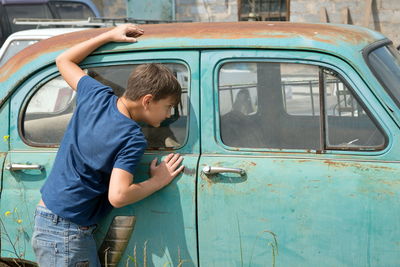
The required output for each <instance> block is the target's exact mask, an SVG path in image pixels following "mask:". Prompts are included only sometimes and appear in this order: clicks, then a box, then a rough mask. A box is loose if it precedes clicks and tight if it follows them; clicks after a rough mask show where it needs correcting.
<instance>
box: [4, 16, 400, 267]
mask: <svg viewBox="0 0 400 267" xmlns="http://www.w3.org/2000/svg"><path fill="white" fill-rule="evenodd" d="M143 29H144V31H145V35H144V36H143V37H140V38H139V40H138V42H137V43H133V44H127V43H112V44H107V45H105V46H103V47H101V48H100V49H98V50H96V51H95V52H94V53H93V54H92V55H91V56H89V57H88V58H87V59H86V60H85V61H84V62H83V63H82V64H81V66H82V67H83V68H84V69H85V70H87V73H88V75H91V76H93V77H94V78H96V79H98V80H100V81H101V82H103V83H105V84H108V85H110V86H111V87H112V88H113V89H114V91H115V93H116V94H117V95H119V94H121V93H122V92H123V91H124V88H125V86H126V81H127V78H128V74H129V73H130V71H131V70H132V69H133V68H135V67H136V66H137V65H138V64H141V63H147V62H158V63H162V64H165V65H166V66H168V67H169V68H170V69H171V70H172V71H173V72H174V73H175V75H176V77H177V79H178V80H179V82H180V83H181V85H182V88H183V92H182V101H181V103H180V104H179V106H178V107H177V108H176V110H175V114H174V116H173V117H172V118H170V119H168V120H167V121H165V122H163V124H162V127H160V128H151V127H150V126H147V125H143V132H144V133H145V134H146V136H147V138H148V140H149V147H148V150H147V151H146V153H145V155H144V157H143V160H142V162H141V165H140V168H139V170H138V174H137V175H136V179H137V181H140V180H143V179H147V178H148V172H149V164H150V161H151V160H152V159H153V158H154V157H159V158H163V157H165V156H166V155H167V154H168V153H170V152H171V151H172V152H177V153H180V154H182V155H184V158H185V160H184V165H185V166H186V167H185V170H184V173H183V174H182V175H180V176H178V178H177V179H176V180H174V182H173V183H172V184H170V185H169V186H167V187H166V188H164V189H163V190H161V191H160V192H158V193H156V194H154V195H152V196H150V197H148V198H147V199H145V200H142V201H140V202H138V203H136V204H133V205H129V206H126V207H123V208H120V209H114V210H113V211H112V213H111V214H110V215H109V216H108V217H107V218H105V219H104V220H103V221H102V222H101V224H100V225H99V227H98V229H97V230H96V239H97V242H98V246H99V255H100V259H101V261H102V262H103V264H104V265H107V266H207V267H208V266H224V267H225V266H332V267H333V266H335V267H336V266H385V267H387V266H399V264H400V89H399V88H400V87H399V85H400V68H399V66H400V56H399V54H398V52H397V51H396V50H395V48H394V47H393V45H392V43H391V41H390V40H388V39H387V38H386V37H385V36H383V35H381V34H380V33H377V32H373V31H371V30H368V29H365V28H361V27H356V26H349V25H332V24H295V23H275V22H273V23H272V22H239V23H187V24H185V23H183V24H165V25H161V24H158V25H143ZM105 30H106V29H92V30H87V31H80V32H74V33H70V34H66V35H61V36H56V37H53V38H50V39H46V40H43V41H40V42H38V43H36V44H34V45H32V46H30V47H28V48H26V49H25V50H23V51H21V52H20V53H19V54H17V55H16V56H15V57H13V58H12V59H11V60H9V61H8V62H7V63H6V64H5V65H4V66H3V67H2V68H0V120H1V124H0V137H1V138H2V139H1V140H0V167H2V171H1V199H0V219H1V257H2V260H3V261H4V262H13V261H17V262H21V263H22V262H23V263H26V264H27V266H31V265H32V264H33V262H34V261H35V258H34V254H33V251H32V249H31V246H30V238H31V234H32V231H33V229H32V227H33V212H34V209H35V205H36V204H37V203H38V201H39V199H40V193H39V189H40V187H41V186H42V184H43V182H44V181H45V179H46V177H47V175H48V174H49V172H50V170H51V168H52V165H53V161H54V158H55V155H56V152H57V148H58V146H59V143H60V141H61V139H62V136H63V132H64V130H65V128H66V126H67V123H68V121H69V119H70V117H71V114H72V112H73V110H74V108H75V97H76V96H75V92H74V91H72V90H71V88H69V87H68V85H67V84H66V83H65V81H64V80H63V79H62V78H61V77H60V74H59V72H58V70H57V68H56V65H55V64H54V59H55V58H56V56H57V55H59V54H60V53H61V52H62V51H64V50H65V49H66V48H68V47H70V46H71V45H73V44H76V43H79V42H81V41H83V40H85V39H87V38H90V37H93V36H95V35H97V34H99V33H100V32H103V31H105Z"/></svg>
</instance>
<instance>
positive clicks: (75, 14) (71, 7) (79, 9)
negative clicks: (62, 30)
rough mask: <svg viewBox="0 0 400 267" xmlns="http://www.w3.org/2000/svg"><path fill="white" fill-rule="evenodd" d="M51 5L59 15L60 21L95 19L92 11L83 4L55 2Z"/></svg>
mask: <svg viewBox="0 0 400 267" xmlns="http://www.w3.org/2000/svg"><path fill="white" fill-rule="evenodd" d="M49 4H50V6H51V7H52V8H53V10H54V11H55V12H57V13H58V15H59V17H60V19H82V18H88V17H95V15H94V13H93V12H92V10H91V9H90V8H89V7H88V6H87V5H85V4H83V3H74V2H62V1H55V2H49Z"/></svg>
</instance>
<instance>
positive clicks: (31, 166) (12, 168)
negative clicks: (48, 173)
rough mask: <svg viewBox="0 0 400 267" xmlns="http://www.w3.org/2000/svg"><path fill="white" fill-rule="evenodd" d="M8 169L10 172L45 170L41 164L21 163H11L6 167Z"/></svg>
mask: <svg viewBox="0 0 400 267" xmlns="http://www.w3.org/2000/svg"><path fill="white" fill-rule="evenodd" d="M6 169H7V170H9V171H20V170H41V169H43V166H42V165H39V164H19V163H10V164H8V165H7V166H6Z"/></svg>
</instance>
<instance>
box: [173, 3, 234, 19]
mask: <svg viewBox="0 0 400 267" xmlns="http://www.w3.org/2000/svg"><path fill="white" fill-rule="evenodd" d="M175 5H176V6H175V14H176V19H177V20H191V21H237V20H238V3H237V1H236V0H175Z"/></svg>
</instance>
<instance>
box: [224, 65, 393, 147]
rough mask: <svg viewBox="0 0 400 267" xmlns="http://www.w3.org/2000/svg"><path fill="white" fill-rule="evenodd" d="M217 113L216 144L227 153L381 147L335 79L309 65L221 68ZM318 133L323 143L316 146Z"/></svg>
mask: <svg viewBox="0 0 400 267" xmlns="http://www.w3.org/2000/svg"><path fill="white" fill-rule="evenodd" d="M320 87H321V88H320ZM321 90H323V92H324V101H325V103H324V109H325V110H324V113H321V108H320V106H321V98H320V93H319V92H320V91H321ZM219 113H220V132H221V140H222V142H223V143H224V144H226V145H228V146H232V147H244V148H273V149H306V150H324V149H347V150H354V149H355V150H360V149H366V150H368V149H376V148H381V147H382V146H383V145H384V143H385V138H384V135H383V134H382V132H381V131H380V130H379V129H378V128H377V127H376V125H375V124H374V122H373V121H372V120H371V119H370V117H369V116H368V115H367V113H366V112H365V110H364V109H363V107H362V106H361V105H359V104H358V101H357V100H356V98H355V97H353V95H352V93H351V91H350V90H349V89H348V87H347V86H346V85H345V84H344V83H343V82H342V80H341V79H340V78H339V77H338V75H337V74H336V73H334V72H333V71H329V70H326V69H324V68H321V67H318V66H314V65H306V64H291V63H269V62H268V63H267V62H265V63H264V62H258V63H256V62H242V63H227V64H224V65H223V66H222V68H221V69H220V71H219ZM321 114H325V119H324V121H325V125H321V118H320V116H322V115H321ZM322 127H325V129H326V137H325V139H326V140H321V132H323V131H322Z"/></svg>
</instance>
